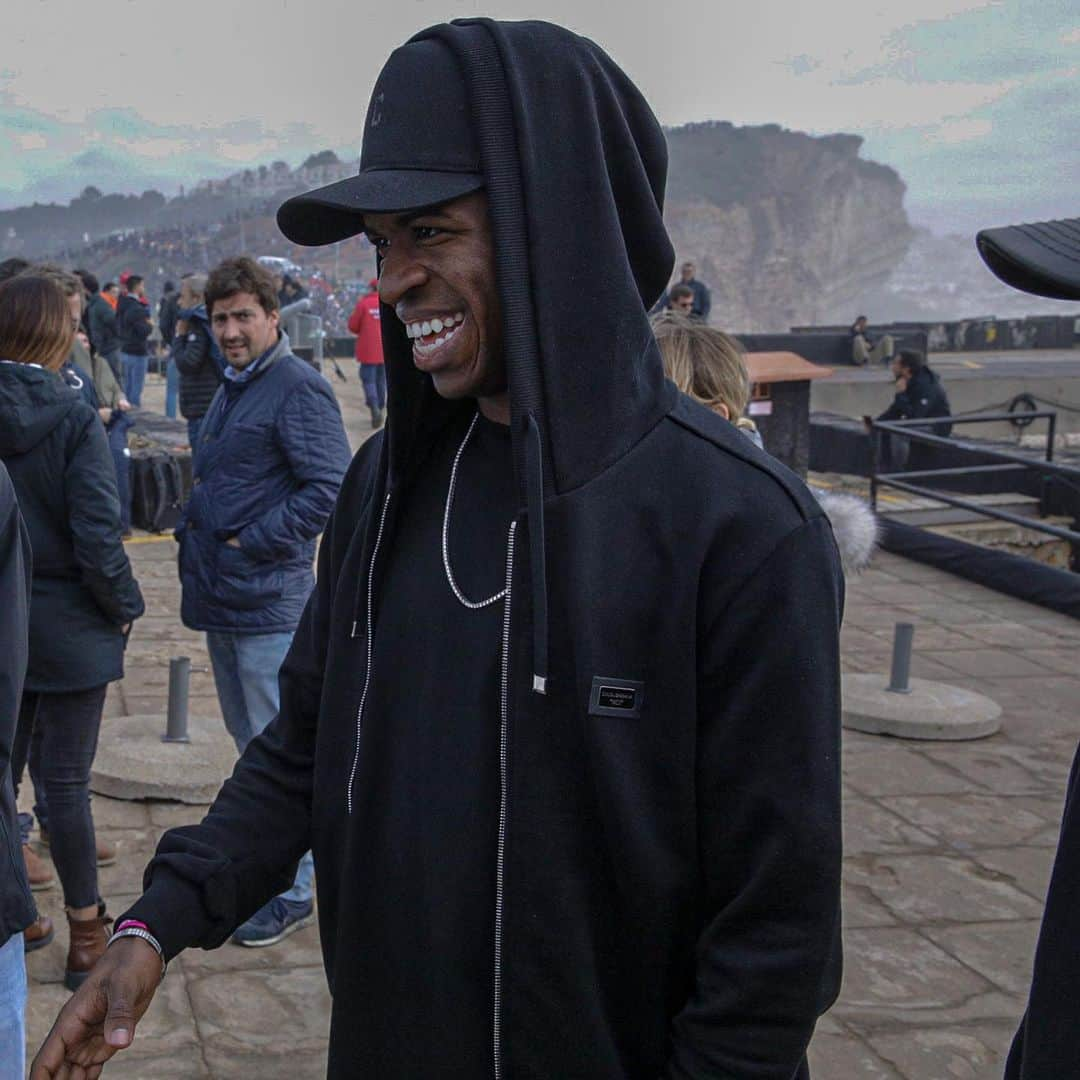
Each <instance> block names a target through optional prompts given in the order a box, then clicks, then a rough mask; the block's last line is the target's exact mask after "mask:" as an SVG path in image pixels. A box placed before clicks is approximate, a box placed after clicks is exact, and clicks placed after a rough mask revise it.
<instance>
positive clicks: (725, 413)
mask: <svg viewBox="0 0 1080 1080" xmlns="http://www.w3.org/2000/svg"><path fill="white" fill-rule="evenodd" d="M714 408H715V409H716V411H717V412H718V413H719V414H720V415H721V416H722V417H723V418H724V419H725V420H730V419H731V410H730V409H729V408H728V407H727V406H726V405H725V404H724V403H723V402H722V401H721V402H720V403H719V404H718V405H716V406H714Z"/></svg>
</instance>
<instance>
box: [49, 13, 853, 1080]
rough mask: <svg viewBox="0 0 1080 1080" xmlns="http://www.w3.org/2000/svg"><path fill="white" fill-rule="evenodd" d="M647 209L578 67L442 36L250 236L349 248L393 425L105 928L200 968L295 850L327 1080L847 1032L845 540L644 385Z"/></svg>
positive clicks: (771, 470)
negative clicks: (321, 962)
mask: <svg viewBox="0 0 1080 1080" xmlns="http://www.w3.org/2000/svg"><path fill="white" fill-rule="evenodd" d="M552 116H558V117H560V118H561V119H560V123H559V124H553V123H552V122H551V117H552ZM598 117H601V118H603V120H602V121H600V120H598V119H597V118H598ZM403 164H404V165H411V166H412V167H411V168H403ZM665 173H666V149H665V144H664V137H663V133H662V131H661V129H660V126H659V124H658V123H657V122H656V119H655V117H654V116H653V115H652V113H651V111H650V110H649V108H648V105H647V104H646V103H645V101H644V100H643V99H642V98H641V96H640V94H639V93H638V91H637V90H636V89H635V88H634V86H633V85H632V84H631V83H630V82H629V80H628V79H627V78H626V76H625V75H624V74H623V73H622V72H621V71H620V70H619V69H618V68H617V67H616V66H615V64H614V63H613V62H612V61H611V60H610V58H609V57H607V56H606V55H605V54H604V53H603V52H602V51H601V50H600V49H599V48H598V47H597V46H595V45H593V44H592V43H591V42H588V41H586V40H584V39H582V38H579V37H577V36H575V35H573V34H570V33H568V32H567V31H564V30H562V29H560V28H558V27H553V26H550V25H549V24H545V23H495V22H491V21H489V20H473V19H469V20H462V21H459V22H456V23H454V24H452V25H449V26H439V27H435V28H432V29H431V30H428V31H424V32H423V33H421V34H419V35H417V37H416V38H414V39H413V40H412V41H411V42H410V43H409V44H407V45H406V46H404V47H403V48H401V49H399V50H397V51H396V52H395V53H394V54H393V55H392V57H391V58H390V60H389V61H388V63H387V65H386V67H385V68H384V69H383V72H382V73H381V74H380V76H379V79H378V81H377V83H376V86H375V90H374V94H373V97H372V101H371V105H370V107H369V112H368V120H367V126H366V129H365V135H364V142H363V152H362V158H361V171H360V175H359V176H358V177H356V178H355V179H350V180H348V181H345V182H341V183H339V184H338V185H337V186H336V187H331V188H327V189H323V190H321V191H319V192H314V193H312V194H310V195H309V196H301V197H298V198H296V199H294V200H290V202H288V203H286V204H285V206H283V207H282V209H281V211H280V212H279V217H278V220H279V224H280V226H281V228H282V229H283V231H284V232H285V234H286V235H287V236H288V237H289V238H290V239H291V240H293V241H294V242H299V243H306V244H323V243H332V242H335V241H337V240H340V239H343V238H345V237H347V236H350V235H354V234H356V233H357V232H358V231H360V230H361V229H363V230H364V231H365V232H366V233H367V235H368V237H369V239H370V240H371V242H372V243H373V244H374V246H375V247H376V250H377V251H378V253H379V257H380V260H381V271H380V275H379V290H380V296H381V299H382V301H383V308H382V322H381V325H382V336H383V345H384V356H385V360H386V363H387V366H388V368H389V371H388V384H389V391H390V396H389V402H388V414H389V416H388V421H387V425H386V428H385V429H384V432H380V433H378V434H376V435H375V436H374V437H373V438H371V439H369V440H368V442H367V443H365V445H364V447H363V449H362V450H361V452H360V453H359V454H358V455H357V457H356V459H355V460H354V462H353V465H352V467H351V468H350V471H349V474H348V475H347V477H346V479H345V482H344V483H343V485H342V489H341V494H340V495H339V498H338V502H337V505H336V507H335V510H334V515H333V517H332V519H331V521H330V523H329V524H328V525H327V530H326V534H325V536H324V540H323V544H322V548H321V551H320V562H319V573H318V578H317V583H316V588H315V591H314V593H313V594H312V598H311V600H310V601H309V603H308V606H307V608H306V610H305V613H304V617H303V619H302V621H301V624H300V627H299V629H298V631H297V634H296V638H295V640H294V642H293V646H292V648H291V650H290V652H289V655H288V657H287V658H286V661H285V663H284V665H283V667H282V673H281V691H282V697H281V709H280V712H279V714H278V717H277V719H276V720H275V721H274V723H272V724H271V725H270V727H269V728H268V729H267V731H266V732H264V733H263V735H262V736H260V737H259V738H257V739H256V740H254V741H253V742H252V743H251V745H250V746H249V747H248V749H247V751H246V752H245V754H244V757H243V758H242V759H241V761H240V763H239V765H238V766H237V769H236V771H235V773H234V775H233V777H232V779H230V780H229V781H228V782H227V783H226V785H225V787H224V788H223V789H222V792H221V794H220V795H219V796H218V799H217V801H216V802H215V804H214V806H213V807H212V808H211V810H210V812H209V814H208V816H207V818H206V819H205V820H204V821H203V823H202V824H201V825H198V826H194V827H192V828H188V829H183V830H177V831H174V832H172V833H170V834H168V835H167V836H166V837H165V838H163V840H162V843H161V845H160V847H159V849H158V854H157V856H156V858H155V860H154V862H153V863H152V865H151V867H150V869H149V871H148V876H147V892H146V893H145V895H144V896H143V897H142V899H141V900H139V901H138V902H137V903H136V904H135V906H134V907H133V908H132V911H131V913H130V917H131V918H134V919H138V920H141V921H142V922H144V923H146V924H147V926H148V927H149V928H150V932H151V933H152V935H153V936H154V938H155V940H156V941H157V942H158V943H159V944H160V946H161V947H162V950H163V952H164V954H165V955H166V956H173V955H175V954H176V953H177V952H179V951H180V950H181V949H183V948H185V947H189V946H191V945H194V944H199V945H205V946H213V945H216V944H218V943H219V942H221V941H222V940H224V938H225V937H226V936H227V935H228V933H229V932H230V930H231V928H232V927H233V926H235V925H236V923H237V922H239V921H240V920H241V919H243V918H244V917H245V915H247V913H248V912H250V911H252V910H254V909H255V908H256V907H258V905H259V904H261V903H264V902H265V900H266V897H267V896H269V895H270V894H271V893H272V892H273V891H274V890H275V889H277V888H280V887H281V885H282V883H283V881H285V880H287V877H286V875H287V874H288V872H289V860H290V859H293V858H295V857H296V856H297V855H298V854H299V853H300V852H301V851H303V850H304V849H305V847H306V846H307V844H308V843H309V842H313V844H314V850H315V857H316V865H317V867H318V874H319V917H320V922H321V937H322V943H323V950H324V959H325V964H326V970H327V977H328V980H329V983H330V987H331V990H332V995H333V1016H332V1020H331V1034H330V1052H329V1074H330V1076H332V1077H335V1078H340V1080H345V1078H351V1077H358V1076H379V1077H386V1078H402V1080H404V1078H411V1077H429V1076H430V1077H434V1076H438V1077H446V1078H451V1077H453V1078H462V1080H466V1078H467V1080H473V1078H476V1077H484V1076H495V1077H501V1076H505V1077H513V1078H515V1080H524V1078H532V1080H552V1078H554V1077H558V1078H560V1080H574V1078H579V1080H585V1078H589V1080H597V1078H603V1080H639V1078H640V1080H646V1078H647V1080H656V1077H659V1076H664V1077H666V1078H668V1080H686V1078H688V1077H700V1078H705V1077H719V1076H732V1077H734V1076H738V1077H750V1076H754V1077H758V1078H768V1080H792V1078H793V1077H794V1076H795V1075H796V1074H797V1073H799V1072H800V1069H801V1068H802V1060H803V1054H804V1052H805V1050H806V1046H807V1043H808V1042H809V1039H810V1035H811V1033H812V1031H813V1027H814V1023H815V1020H816V1018H817V1017H818V1015H820V1013H821V1012H822V1011H824V1009H825V1008H827V1006H828V1005H829V1003H830V1002H831V1001H832V999H833V997H834V996H835V993H836V990H837V986H838V978H839V887H840V822H839V787H840V783H839V759H838V749H839V698H838V686H839V663H838V643H837V637H838V632H837V631H838V627H837V624H838V619H839V607H840V603H841V595H840V594H841V584H840V573H839V568H838V565H837V558H836V551H835V546H834V544H833V542H832V537H831V534H830V531H829V527H828V523H827V522H826V520H825V519H824V517H823V515H822V514H821V512H820V510H819V509H818V507H817V505H816V503H815V502H814V500H813V498H812V497H810V495H809V494H808V492H807V491H806V489H805V487H804V486H803V485H802V484H801V483H800V482H799V480H798V479H797V478H796V477H794V476H793V475H792V474H791V473H789V472H788V471H787V470H785V469H784V468H783V467H782V466H780V465H779V464H777V463H776V462H775V461H773V460H772V459H770V458H769V457H768V456H767V455H765V454H763V453H761V452H760V451H759V450H758V449H757V448H756V447H754V446H753V445H752V444H751V443H750V441H749V440H748V439H745V438H744V437H743V436H742V435H741V434H740V433H739V432H738V431H737V430H736V429H735V428H734V427H733V426H732V425H730V424H728V423H726V422H725V421H723V420H722V419H721V418H720V417H718V416H716V415H715V414H712V413H711V412H709V411H708V410H706V409H704V408H701V407H697V406H695V405H694V404H693V403H691V402H690V401H689V400H688V399H686V398H684V397H680V396H679V395H678V394H677V392H676V391H675V389H674V387H673V386H672V385H671V384H670V383H667V382H665V380H664V377H663V368H662V364H661V359H660V355H659V351H658V349H657V346H656V342H655V340H654V338H653V337H652V334H651V332H650V329H649V325H648V321H647V318H646V310H647V309H648V307H649V306H651V305H652V304H653V303H654V302H655V300H656V299H657V297H658V296H659V295H660V293H661V292H662V290H663V287H664V283H665V281H666V280H667V279H668V276H669V273H670V270H671V266H672V262H673V252H672V248H671V245H670V242H669V240H668V237H667V234H666V232H665V230H664V226H663V218H662V202H663V187H664V180H665ZM583 193H588V195H587V196H586V195H583ZM598 261H599V263H600V264H601V265H603V266H604V267H605V275H604V282H603V288H602V289H601V290H600V292H598V293H597V294H596V296H595V299H596V303H595V304H589V305H582V304H580V302H579V296H578V294H579V292H580V285H579V282H580V281H582V280H585V279H586V278H588V277H589V276H590V268H591V267H592V266H594V265H596V264H597V262H598ZM109 951H110V954H111V955H107V956H106V958H105V961H104V962H103V964H102V966H101V969H100V971H99V972H98V973H97V974H96V976H95V987H94V991H95V992H96V995H97V996H96V997H94V996H92V994H91V993H90V992H89V991H88V992H87V993H86V994H84V995H82V996H81V997H80V998H79V1000H78V1001H75V1002H72V1004H71V1005H70V1006H69V1007H67V1008H66V1009H65V1012H64V1013H63V1014H62V1015H61V1017H60V1019H59V1020H58V1021H57V1025H56V1028H55V1030H54V1034H53V1035H52V1036H51V1037H50V1039H49V1040H48V1042H47V1043H46V1046H45V1047H44V1048H43V1050H42V1051H41V1054H40V1057H39V1062H40V1067H39V1071H38V1072H36V1073H34V1074H33V1076H34V1078H35V1080H37V1078H38V1077H47V1076H50V1075H56V1070H58V1069H59V1067H60V1062H61V1061H62V1060H63V1058H64V1056H65V1054H67V1055H69V1056H70V1055H71V1054H72V1053H73V1052H74V1053H78V1054H85V1060H86V1061H91V1060H94V1061H97V1060H103V1059H104V1058H105V1057H107V1056H108V1055H109V1054H111V1053H113V1052H114V1050H115V1048H116V1047H118V1046H124V1045H127V1044H128V1043H129V1042H130V1037H131V1033H132V1029H133V1025H134V1023H135V1021H136V1020H137V1018H138V1016H140V1015H141V1012H142V1010H144V1009H145V1007H146V1005H147V1003H148V1001H149V998H150V995H151V993H152V989H153V980H154V977H155V971H154V965H155V963H156V962H157V954H156V952H155V951H154V950H153V948H152V947H151V946H150V945H149V944H148V943H147V942H146V941H142V940H140V941H119V942H118V943H116V944H115V945H114V946H112V947H111V948H110V950H109ZM158 970H160V965H158ZM107 1002H109V1003H114V1004H109V1005H106V1003H107ZM95 1025H97V1026H96V1028H95V1027H94V1026H95ZM92 1028H93V1029H94V1030H96V1031H98V1032H102V1033H103V1034H102V1035H101V1036H100V1037H99V1038H98V1041H97V1042H94V1043H93V1046H91V1040H92V1038H93V1036H91V1035H90V1034H89V1032H90V1031H91V1029H92ZM65 1046H66V1047H67V1048H68V1049H67V1050H65ZM72 1048H75V1049H74V1050H73V1049H72ZM84 1048H85V1050H84ZM91 1055H94V1056H93V1057H91Z"/></svg>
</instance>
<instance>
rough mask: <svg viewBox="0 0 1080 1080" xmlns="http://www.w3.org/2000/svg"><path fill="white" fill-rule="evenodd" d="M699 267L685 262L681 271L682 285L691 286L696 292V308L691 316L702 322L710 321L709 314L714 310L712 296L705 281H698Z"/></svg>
mask: <svg viewBox="0 0 1080 1080" xmlns="http://www.w3.org/2000/svg"><path fill="white" fill-rule="evenodd" d="M696 273H697V267H696V266H695V265H694V264H693V263H692V262H684V263H683V264H682V269H681V271H680V274H681V279H680V283H681V284H683V285H689V286H690V288H691V289H693V290H694V307H693V309H692V310H691V312H690V314H691V315H693V316H694V318H695V319H700V320H701V321H702V322H706V323H707V322H708V321H709V312H710V311H711V310H712V294H711V293H710V292H709V288H708V286H707V285H706V284H705V282H704V281H698V280H697V278H696V277H695V276H694V275H695V274H696Z"/></svg>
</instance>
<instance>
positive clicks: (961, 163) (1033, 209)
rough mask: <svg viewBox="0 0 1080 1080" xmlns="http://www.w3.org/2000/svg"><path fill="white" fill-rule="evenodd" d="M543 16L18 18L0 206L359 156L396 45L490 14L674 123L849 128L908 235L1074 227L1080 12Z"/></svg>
mask: <svg viewBox="0 0 1080 1080" xmlns="http://www.w3.org/2000/svg"><path fill="white" fill-rule="evenodd" d="M539 8H540V10H538V8H537V6H535V5H529V6H526V5H525V4H524V3H523V2H521V0H496V2H494V3H492V4H491V5H489V6H488V7H486V8H483V9H481V8H480V6H479V5H478V4H477V3H476V2H475V0H448V2H444V3H441V4H433V3H430V2H426V0H416V2H415V3H413V4H410V5H407V6H406V5H400V6H395V7H394V8H390V9H387V10H386V11H380V10H379V9H378V8H377V7H376V6H374V5H371V4H368V5H364V6H362V7H355V6H354V7H352V8H350V9H349V10H347V11H340V10H337V9H336V8H330V7H329V5H313V4H305V5H303V7H301V5H300V3H299V2H298V0H277V2H276V3H272V4H271V3H265V2H263V3H255V0H238V2H234V3H232V4H230V5H229V7H228V9H227V10H222V6H221V5H220V4H210V3H208V2H207V0H190V2H189V3H188V4H187V5H186V6H185V7H184V9H183V17H182V19H180V18H177V19H176V20H175V25H170V24H169V23H168V21H167V20H164V19H162V18H159V17H157V14H158V12H159V11H160V10H161V9H160V8H158V9H157V10H156V11H155V10H154V9H153V8H151V7H150V6H149V5H147V4H145V3H143V4H136V3H134V2H133V0H124V2H123V3H121V4H120V5H118V6H116V7H114V8H113V9H110V11H109V13H108V14H109V17H108V18H107V19H106V18H103V10H104V9H101V8H100V7H97V8H95V7H92V6H87V5H85V4H82V3H75V2H74V0H41V2H40V3H37V4H35V5H33V6H32V7H31V6H28V5H23V6H21V8H20V10H19V13H18V15H17V16H16V17H15V19H14V20H12V23H13V25H11V26H9V27H8V28H7V29H8V33H7V34H6V35H5V37H4V38H3V40H0V208H3V209H8V208H12V207H15V206H20V205H25V204H27V203H31V202H34V201H40V202H51V201H57V202H67V201H68V200H70V199H71V198H72V197H74V196H76V195H78V194H79V192H81V191H82V190H83V188H84V187H86V186H87V185H91V184H92V185H94V186H96V187H98V188H100V189H101V190H102V191H106V192H111V191H122V192H134V193H139V192H141V191H143V190H146V189H149V188H155V189H157V190H159V191H162V192H163V193H164V194H166V195H169V196H172V195H174V194H176V193H177V191H178V189H179V187H180V185H184V186H185V187H190V186H191V185H193V184H194V183H195V182H196V181H198V180H200V179H204V178H217V177H222V176H225V175H228V174H229V173H232V172H236V171H238V170H241V169H243V168H246V167H257V166H258V165H259V164H269V163H270V162H271V161H273V160H275V159H279V158H281V159H284V160H286V161H288V163H289V164H290V165H291V166H296V165H298V164H299V163H300V162H301V161H302V160H303V159H304V158H305V157H306V156H307V155H308V154H310V153H312V152H314V151H317V150H321V149H333V150H334V151H335V152H337V153H338V154H339V155H341V156H342V157H344V158H355V156H356V155H357V153H358V151H359V140H360V135H361V129H362V126H363V117H364V112H365V110H366V103H367V99H368V96H369V94H370V90H371V86H372V83H373V82H374V78H375V76H376V74H377V72H378V69H379V67H380V66H381V65H382V63H383V62H384V60H385V59H386V56H387V55H388V54H389V52H390V51H391V50H392V49H393V48H394V47H396V46H397V45H399V44H400V43H402V42H403V41H405V40H406V39H407V38H408V37H409V36H410V34H411V33H413V32H415V31H416V30H418V29H421V28H422V27H424V26H427V25H430V24H431V23H433V22H438V21H442V20H445V19H450V18H456V17H459V16H470V15H475V14H479V13H480V12H481V11H483V13H485V14H491V15H494V16H497V17H502V18H519V17H523V16H525V15H529V16H530V17H542V18H546V19H550V20H551V21H554V22H560V23H562V24H564V25H567V26H569V27H571V28H572V29H574V30H577V31H579V32H582V33H584V34H586V35H587V36H589V37H591V38H593V39H594V40H596V41H597V42H598V43H599V44H601V45H602V46H603V47H604V48H606V49H607V51H608V52H610V53H611V55H612V56H613V57H614V58H615V60H616V61H617V62H619V63H620V65H621V66H622V67H623V68H624V69H625V70H626V71H627V73H628V74H629V75H630V76H631V78H633V79H634V81H635V82H636V83H637V85H638V86H639V87H640V88H641V90H642V91H643V93H644V94H645V96H646V98H647V99H648V100H649V102H650V103H651V105H652V106H653V109H654V111H655V112H656V114H657V116H658V117H659V119H660V121H661V122H662V123H663V124H664V125H665V126H668V127H677V126H681V125H682V124H685V123H690V122H700V121H706V120H719V121H729V122H731V123H735V124H739V125H745V124H766V123H775V124H779V125H781V126H782V127H785V128H789V129H791V130H795V131H806V132H808V133H810V134H814V135H823V134H831V133H834V132H844V133H847V134H855V135H859V136H861V137H862V138H863V139H864V146H863V151H862V156H863V157H864V158H866V159H868V160H873V161H878V162H880V163H882V164H885V165H889V166H891V167H892V168H894V169H895V170H896V171H897V172H898V173H899V174H900V176H901V177H902V178H903V179H904V181H905V183H906V184H907V185H908V192H907V199H906V206H907V211H908V214H909V217H910V218H911V220H912V222H913V223H914V224H916V225H921V226H925V227H928V228H930V229H931V230H932V231H934V232H936V233H939V234H944V233H957V234H961V235H964V234H970V233H973V232H974V231H975V230H977V229H978V228H981V227H984V226H986V225H993V224H999V223H1006V222H1010V221H1020V220H1033V219H1039V218H1047V217H1066V216H1074V215H1075V214H1077V213H1080V194H1078V191H1077V189H1078V187H1080V10H1077V8H1076V6H1075V3H1074V0H906V2H903V3H896V2H889V3H884V4H882V5H880V6H879V7H878V8H877V9H875V10H868V9H867V6H866V5H865V4H862V3H861V2H857V0H825V2H823V3H821V4H819V5H818V6H817V7H815V8H814V9H813V10H806V9H805V8H804V7H803V6H801V5H800V4H799V3H797V0H762V2H761V3H759V4H757V5H754V6H752V7H747V6H739V7H738V8H736V7H735V6H734V5H730V6H729V5H724V4H715V5H711V6H710V7H708V8H703V9H702V10H701V11H694V10H693V9H692V8H690V9H686V8H684V9H681V10H680V11H679V12H678V18H675V17H673V16H674V14H675V10H674V9H668V10H665V9H663V8H657V7H656V6H655V5H646V4H644V3H642V2H641V0H633V2H631V3H626V4H624V5H622V7H621V8H620V11H619V15H618V17H617V18H613V17H611V16H608V15H606V14H604V13H602V12H601V10H600V9H599V5H589V4H588V3H581V2H580V0H579V2H576V3H573V2H571V0H548V2H546V3H544V4H543V5H539ZM178 10H179V9H178ZM301 10H303V11H304V12H305V13H306V14H305V15H303V16H302V15H301V14H300V12H301ZM319 11H321V12H323V14H322V15H321V16H318V17H317V16H316V15H314V14H312V13H313V12H319ZM331 12H333V17H332V18H331V17H330V13H331ZM193 28H197V30H196V29H193ZM331 31H332V32H331ZM286 43H287V44H288V53H286V51H285V44H286ZM252 57H255V58H257V59H252Z"/></svg>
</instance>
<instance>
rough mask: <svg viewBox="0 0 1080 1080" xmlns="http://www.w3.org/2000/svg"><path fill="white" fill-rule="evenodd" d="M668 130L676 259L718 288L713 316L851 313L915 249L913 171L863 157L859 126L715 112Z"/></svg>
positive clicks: (770, 325) (752, 323) (744, 327)
mask: <svg viewBox="0 0 1080 1080" xmlns="http://www.w3.org/2000/svg"><path fill="white" fill-rule="evenodd" d="M667 139H668V146H669V149H670V155H671V160H670V169H669V173H668V196H667V204H666V212H665V219H666V221H667V224H668V229H669V231H670V233H671V238H672V240H673V241H674V243H675V249H676V252H677V257H678V260H679V263H682V262H684V261H686V260H690V261H693V262H695V263H696V264H697V268H698V274H697V276H698V277H699V278H700V279H701V280H702V281H704V282H706V283H707V284H708V285H709V287H710V288H711V289H712V296H713V314H712V318H711V320H710V321H711V322H712V323H713V324H714V325H716V326H722V327H725V328H728V329H731V330H735V331H747V332H749V331H759V332H760V331H784V330H787V329H788V327H790V326H793V325H796V324H800V323H802V324H806V323H812V322H821V321H847V320H848V319H851V318H854V316H855V315H856V314H858V312H857V311H856V308H857V307H858V306H859V304H860V302H862V298H863V297H868V296H870V295H871V294H873V293H874V292H875V291H876V290H878V289H880V287H881V286H882V285H883V284H884V282H885V281H886V280H887V279H888V277H889V275H890V273H891V272H892V270H893V269H894V268H895V266H896V264H897V263H898V262H900V261H901V260H902V259H903V258H904V255H905V254H906V252H907V249H908V246H909V244H910V242H911V238H912V235H913V231H912V229H911V226H910V224H909V223H908V219H907V215H906V213H905V212H904V206H903V202H904V191H905V186H904V183H903V181H902V180H901V179H900V177H899V176H898V175H897V173H896V172H894V171H893V170H892V169H890V168H887V167H886V166H883V165H879V164H877V163H875V162H872V161H866V160H864V159H862V158H860V157H859V150H860V148H861V146H862V139H860V138H858V137H857V136H854V135H829V136H824V137H820V138H815V137H813V136H810V135H804V134H801V133H799V132H793V131H786V130H784V129H782V128H780V127H778V126H776V125H772V124H770V125H766V126H764V127H735V126H734V125H732V124H728V123H710V124H689V125H687V126H686V127H681V128H675V129H672V130H669V131H668V132H667Z"/></svg>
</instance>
